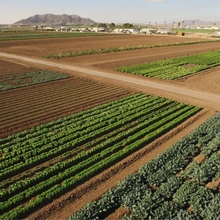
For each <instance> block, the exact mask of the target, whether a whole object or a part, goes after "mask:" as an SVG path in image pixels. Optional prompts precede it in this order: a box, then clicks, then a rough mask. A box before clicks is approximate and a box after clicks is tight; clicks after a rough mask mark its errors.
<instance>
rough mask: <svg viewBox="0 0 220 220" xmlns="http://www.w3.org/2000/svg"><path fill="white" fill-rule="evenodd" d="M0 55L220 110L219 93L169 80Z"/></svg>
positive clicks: (0, 54)
mask: <svg viewBox="0 0 220 220" xmlns="http://www.w3.org/2000/svg"><path fill="white" fill-rule="evenodd" d="M0 57H4V58H10V59H16V60H20V61H25V62H30V63H33V64H40V65H45V66H48V67H55V68H60V69H64V70H70V71H75V72H79V73H84V74H87V75H93V76H98V77H103V78H106V79H112V80H116V81H120V82H125V83H129V84H133V85H136V86H141V87H148V88H152V89H158V90H160V91H164V92H170V93H174V94H176V95H179V96H185V97H190V98H193V99H197V100H200V101H204V102H207V103H209V104H210V106H211V105H212V104H213V105H214V106H215V107H216V106H217V110H220V94H214V93H209V92H204V91H199V90H194V89H189V88H187V87H185V86H182V85H173V84H172V82H171V83H170V82H154V81H152V80H150V79H147V78H140V79H139V78H137V77H133V76H132V75H127V76H126V75H116V74H111V73H107V72H104V71H98V70H95V69H89V68H84V67H77V66H72V65H66V64H58V63H55V62H51V61H45V60H41V59H33V58H28V57H23V56H18V55H13V54H7V53H1V52H0ZM208 106H209V105H208Z"/></svg>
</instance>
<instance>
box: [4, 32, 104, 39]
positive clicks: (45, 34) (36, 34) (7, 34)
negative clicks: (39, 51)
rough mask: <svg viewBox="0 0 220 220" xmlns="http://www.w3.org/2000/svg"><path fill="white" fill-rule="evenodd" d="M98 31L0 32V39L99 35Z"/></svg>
mask: <svg viewBox="0 0 220 220" xmlns="http://www.w3.org/2000/svg"><path fill="white" fill-rule="evenodd" d="M100 35H102V34H100V33H61V32H31V31H29V32H25V31H23V32H22V31H21V32H0V41H9V40H13V41H14V40H30V39H45V38H68V37H88V36H100Z"/></svg>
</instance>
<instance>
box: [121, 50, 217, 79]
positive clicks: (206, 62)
mask: <svg viewBox="0 0 220 220" xmlns="http://www.w3.org/2000/svg"><path fill="white" fill-rule="evenodd" d="M216 66H220V51H212V52H206V53H201V54H200V53H199V54H196V55H191V56H185V57H179V58H173V59H166V60H161V61H157V62H150V63H145V64H140V65H137V66H128V67H124V68H120V69H118V71H120V72H126V73H130V74H136V75H141V76H147V77H153V78H159V79H169V80H173V79H178V78H180V77H183V76H187V75H191V74H194V73H197V72H200V71H203V70H207V69H210V68H213V67H216Z"/></svg>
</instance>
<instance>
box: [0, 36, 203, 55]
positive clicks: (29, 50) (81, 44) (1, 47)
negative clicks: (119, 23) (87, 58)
mask: <svg viewBox="0 0 220 220" xmlns="http://www.w3.org/2000/svg"><path fill="white" fill-rule="evenodd" d="M201 40H207V39H202V38H199V37H198V38H195V37H180V36H156V35H154V36H151V35H109V36H108V35H103V36H96V37H73V38H68V39H67V38H56V39H37V40H18V41H4V42H0V51H2V52H9V53H14V54H20V55H24V56H33V57H39V56H45V55H46V54H48V53H61V52H67V51H82V50H87V49H97V48H111V47H125V46H130V45H152V44H167V43H179V42H192V41H201Z"/></svg>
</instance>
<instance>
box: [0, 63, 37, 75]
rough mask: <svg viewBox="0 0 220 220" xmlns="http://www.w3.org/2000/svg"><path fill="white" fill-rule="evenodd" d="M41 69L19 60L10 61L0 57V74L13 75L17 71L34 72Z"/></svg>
mask: <svg viewBox="0 0 220 220" xmlns="http://www.w3.org/2000/svg"><path fill="white" fill-rule="evenodd" d="M37 70H39V69H37V68H35V67H31V66H30V65H28V64H22V63H19V61H17V62H16V61H9V60H5V59H0V76H5V75H11V74H16V73H26V72H34V71H37Z"/></svg>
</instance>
